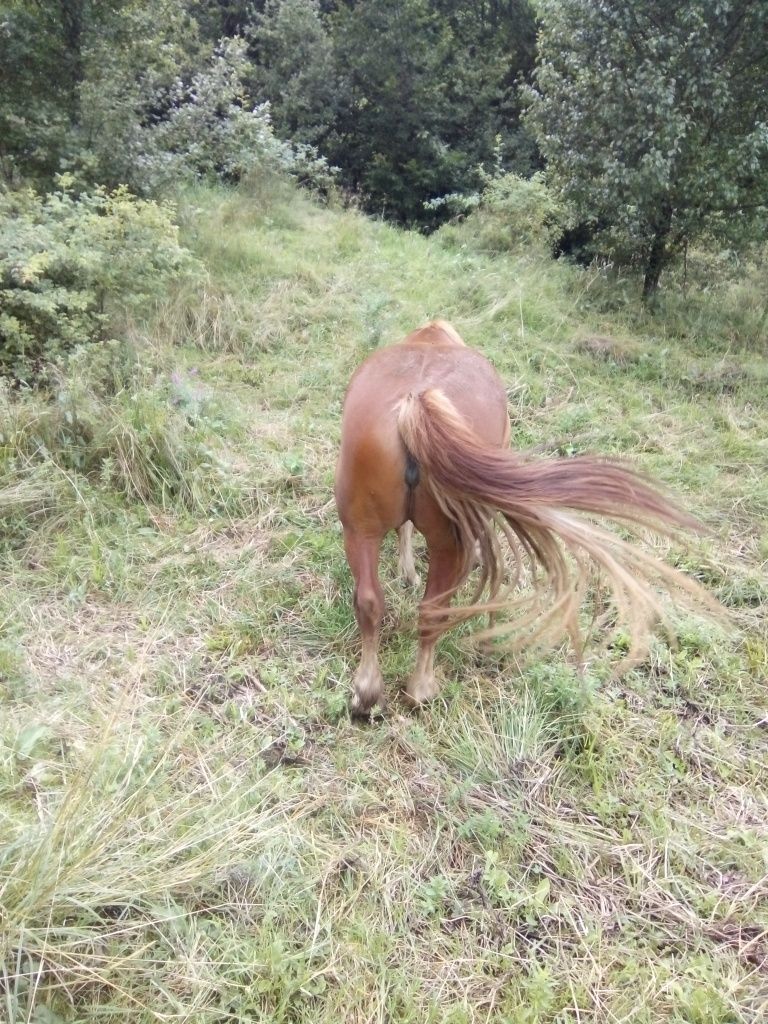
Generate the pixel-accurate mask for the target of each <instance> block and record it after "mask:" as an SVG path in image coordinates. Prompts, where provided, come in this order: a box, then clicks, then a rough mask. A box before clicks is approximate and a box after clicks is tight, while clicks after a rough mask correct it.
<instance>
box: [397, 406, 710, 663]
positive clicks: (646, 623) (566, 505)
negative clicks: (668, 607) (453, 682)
mask: <svg viewBox="0 0 768 1024" xmlns="http://www.w3.org/2000/svg"><path fill="white" fill-rule="evenodd" d="M398 425H399V430H400V434H401V437H402V439H403V442H404V444H405V445H406V447H407V448H408V450H409V451H410V452H411V454H412V455H413V457H414V458H415V459H416V460H417V462H418V463H419V464H420V467H421V472H422V480H423V481H424V484H425V486H427V487H428V488H429V490H430V492H431V494H432V496H433V497H434V499H435V501H436V502H437V503H438V505H439V506H440V508H441V509H442V511H443V512H444V513H445V514H446V515H447V516H448V518H449V519H450V520H451V522H452V523H453V524H454V527H455V529H456V530H457V533H458V536H459V539H460V542H461V547H462V550H463V552H464V566H463V572H462V576H461V579H460V580H459V582H458V584H457V586H456V587H455V588H454V590H453V591H451V593H452V594H453V593H455V591H456V590H458V589H459V587H460V586H461V584H462V583H464V582H465V581H466V579H467V577H468V576H469V574H470V572H471V571H472V568H473V566H474V561H475V555H476V550H477V547H478V546H479V549H480V576H479V580H478V584H477V588H476V590H475V593H474V595H473V596H472V598H471V600H470V603H469V604H466V605H463V606H460V607H449V608H446V607H445V602H444V601H438V602H435V603H433V604H431V605H425V606H424V607H423V609H422V615H423V621H424V622H425V623H426V624H427V626H428V628H431V629H432V630H433V631H434V633H435V634H439V633H442V632H444V631H445V630H447V629H449V628H451V627H452V626H454V625H456V624H458V623H459V622H462V621H465V620H466V619H468V618H470V617H472V616H475V615H477V614H479V613H481V612H492V613H495V612H498V611H508V612H512V613H514V614H513V616H512V618H511V620H510V621H508V622H505V623H504V624H503V625H500V626H495V627H494V628H493V629H489V630H486V631H484V633H483V634H482V635H484V636H488V635H496V634H506V636H507V640H508V643H509V645H510V646H512V647H514V648H516V649H518V650H519V649H525V648H531V647H543V646H552V645H553V644H555V643H557V642H559V641H560V640H562V639H563V638H564V637H566V636H567V637H569V638H570V640H571V641H572V643H573V645H574V647H575V649H576V652H577V654H578V656H579V657H580V658H581V656H582V654H583V638H582V631H581V629H580V626H579V611H580V609H581V607H582V605H583V604H584V600H585V598H586V595H587V591H588V589H589V587H590V584H593V585H594V587H595V590H596V597H598V600H596V602H595V604H596V607H599V606H600V603H601V602H600V600H599V598H600V597H601V596H602V597H604V596H605V594H606V590H607V591H608V592H610V594H611V596H612V605H613V607H611V606H610V605H608V607H607V608H605V603H604V602H603V606H604V610H603V612H602V614H601V615H599V616H596V617H597V619H598V621H597V623H596V625H598V626H603V627H604V626H610V627H612V628H609V629H608V630H607V636H608V637H609V638H610V637H611V636H615V635H616V634H618V633H620V632H626V633H627V634H628V637H629V640H630V643H629V650H628V654H627V656H626V658H625V659H624V661H623V662H622V665H621V667H622V668H624V667H627V666H628V665H629V664H632V663H636V662H637V661H638V660H639V659H640V658H641V657H642V656H643V655H644V654H645V652H646V651H647V647H648V641H649V638H650V635H651V633H652V630H653V627H654V625H655V624H656V622H657V621H661V622H662V623H663V624H664V625H665V626H666V628H667V632H668V633H669V634H670V636H671V635H672V631H671V629H670V627H669V623H668V622H667V619H666V616H665V613H664V607H663V604H662V602H661V600H660V597H659V594H658V593H657V590H656V588H657V587H659V586H660V587H662V588H663V589H664V590H666V591H668V592H670V593H671V594H672V595H673V596H674V597H675V598H676V599H677V600H678V602H679V601H682V602H683V603H684V604H687V605H688V606H693V607H695V608H696V609H697V610H703V611H706V612H708V613H709V614H712V615H715V616H718V615H722V614H723V612H724V609H722V607H721V606H720V605H719V604H718V602H717V601H716V600H715V599H714V598H713V597H712V596H711V595H710V594H708V593H707V591H705V590H704V589H703V588H702V587H701V586H700V585H699V584H698V583H696V582H695V581H694V580H692V579H690V578H689V577H688V576H685V575H683V574H682V573H681V572H679V571H678V570H676V569H674V568H672V567H671V566H669V565H666V564H665V563H664V562H662V561H661V560H660V559H658V558H657V557H656V556H655V555H653V554H651V553H650V552H648V551H646V550H643V548H642V547H640V546H639V545H638V543H637V542H636V541H635V540H633V539H626V538H624V537H620V536H618V535H617V534H616V533H614V532H612V531H610V530H608V529H606V528H605V527H604V526H603V525H600V523H599V522H596V521H594V518H593V517H599V518H600V519H603V520H608V521H609V522H611V523H612V524H614V525H619V526H623V527H624V528H625V529H626V530H628V531H629V532H630V535H631V534H632V533H637V532H638V531H639V530H642V529H650V530H652V531H653V532H655V533H656V534H662V535H665V536H676V535H677V534H678V532H679V531H680V530H697V529H698V530H700V529H701V526H700V524H699V523H698V522H697V520H696V519H694V518H693V517H692V516H691V515H689V514H688V513H687V512H685V511H683V510H682V509H681V508H679V507H678V506H677V505H676V504H674V502H672V501H671V500H670V499H668V498H667V497H665V496H664V495H663V494H662V493H660V491H659V490H657V489H656V488H655V487H654V486H653V485H651V484H650V483H649V482H648V480H646V479H645V478H644V477H643V476H642V475H641V474H640V473H638V472H636V471H635V470H633V469H631V468H629V467H628V466H626V465H624V464H622V463H621V462H619V461H616V460H609V459H602V458H597V457H592V456H578V457H575V458H557V459H546V460H541V461H536V462H530V461H526V459H524V458H523V457H522V456H520V455H518V454H515V453H514V452H512V451H510V450H507V449H502V448H495V447H493V446H491V445H488V444H486V443H485V442H483V441H482V440H481V439H480V438H479V437H478V436H477V434H476V433H475V432H474V431H473V430H472V429H471V427H470V426H469V424H468V423H467V422H466V421H465V420H464V418H463V417H462V416H461V415H460V413H459V412H458V410H457V409H456V408H455V406H454V405H453V404H452V403H451V401H450V400H449V399H448V398H447V397H446V395H445V394H443V392H441V391H440V390H438V389H430V390H426V391H423V392H421V393H419V394H410V395H408V396H407V397H406V398H404V399H403V401H402V402H401V405H400V410H399V416H398ZM505 548H506V550H505ZM510 555H511V558H510V557H509V556H510ZM595 570H598V571H597V572H595ZM525 583H531V584H532V586H530V587H527V588H526V592H523V590H522V585H523V584H525ZM443 596H444V595H443Z"/></svg>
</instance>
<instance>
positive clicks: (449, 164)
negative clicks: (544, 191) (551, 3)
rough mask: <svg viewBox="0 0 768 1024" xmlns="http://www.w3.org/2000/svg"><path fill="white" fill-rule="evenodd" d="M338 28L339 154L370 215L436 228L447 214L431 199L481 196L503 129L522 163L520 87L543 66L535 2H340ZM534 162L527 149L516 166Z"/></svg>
mask: <svg viewBox="0 0 768 1024" xmlns="http://www.w3.org/2000/svg"><path fill="white" fill-rule="evenodd" d="M331 30H332V32H331V34H332V38H333V45H334V54H335V62H336V68H337V74H338V76H339V96H338V113H337V116H336V121H335V125H334V130H333V133H332V134H331V136H330V137H329V140H328V142H327V147H328V156H329V158H330V159H331V160H332V161H333V163H334V164H338V165H339V166H340V167H341V168H342V177H343V180H344V181H345V183H346V184H347V185H349V186H350V187H351V188H353V189H354V190H355V191H357V192H359V193H361V194H362V198H363V201H364V203H365V205H366V206H367V208H368V209H369V210H371V211H373V212H376V213H381V214H384V215H385V216H387V217H389V218H391V219H393V220H397V221H400V222H403V223H409V224H425V223H426V224H433V225H434V224H435V223H439V222H440V220H441V219H444V218H443V217H442V216H441V211H440V210H439V209H438V210H437V211H436V210H435V208H434V207H426V208H425V206H424V204H425V202H427V201H429V200H430V199H433V198H434V197H436V196H443V195H446V194H448V193H451V192H457V191H461V192H465V191H471V190H476V189H477V187H478V186H479V185H480V184H481V172H480V165H481V164H483V163H484V162H489V161H491V160H492V159H493V154H494V149H495V147H496V138H497V136H498V135H499V133H501V134H502V136H503V141H504V157H505V163H507V164H510V163H513V162H515V156H516V151H517V149H518V143H520V142H521V140H520V139H519V138H518V136H519V122H518V118H517V114H516V111H515V104H514V101H513V99H512V97H513V95H514V93H513V90H512V88H511V86H512V82H513V79H514V77H515V75H516V74H518V73H522V74H525V73H526V71H527V70H528V69H529V68H530V62H531V61H532V40H533V31H532V30H533V18H532V14H531V11H530V8H529V6H528V4H527V3H523V4H502V5H490V6H489V7H487V6H486V5H482V7H480V5H477V8H476V9H475V8H472V10H468V9H467V5H465V4H456V3H448V2H436V0H397V2H396V3H391V4H382V3H377V2H375V0H362V2H360V3H356V4H350V5H346V4H344V5H339V7H338V9H337V10H336V11H335V13H334V14H333V16H332V19H331ZM519 40H523V42H522V43H520V42H519ZM480 55H481V56H480ZM529 155H530V153H529V152H528V153H526V147H525V145H524V144H521V145H520V149H519V152H518V153H517V156H518V157H519V158H520V165H521V166H518V168H517V169H520V170H522V169H523V167H525V169H529V162H528V156H529ZM436 212H437V216H436Z"/></svg>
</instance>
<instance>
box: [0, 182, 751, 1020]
mask: <svg viewBox="0 0 768 1024" xmlns="http://www.w3.org/2000/svg"><path fill="white" fill-rule="evenodd" d="M182 222H183V230H184V234H185V241H186V244H188V245H191V246H192V247H193V248H194V249H195V251H196V253H197V254H198V255H199V256H200V257H201V258H202V259H203V260H204V261H205V262H206V265H207V275H208V276H207V280H206V281H205V282H204V283H203V284H202V285H200V286H199V287H198V288H196V289H193V288H191V287H190V286H188V285H184V284H183V283H182V284H180V286H179V288H178V290H177V291H176V292H175V293H174V294H172V295H168V296H167V298H166V299H165V300H164V301H163V302H162V303H161V304H160V305H159V307H158V309H157V310H156V312H155V314H154V319H153V320H152V323H151V325H150V326H149V327H141V326H134V328H133V329H132V333H131V338H132V343H131V345H130V346H128V347H122V346H118V347H117V348H116V349H114V350H113V349H105V350H104V351H103V352H93V351H91V352H90V353H86V354H84V355H81V356H78V357H76V358H75V359H74V360H73V361H72V362H71V363H70V364H69V366H68V367H65V368H64V369H63V370H62V371H61V375H60V379H59V381H58V383H57V384H56V386H55V389H54V391H53V393H52V394H51V395H48V396H42V395H40V394H31V393H27V394H20V393H8V392H4V393H3V395H2V403H3V404H2V422H1V423H0V434H2V438H1V439H0V515H2V516H3V522H4V532H3V538H2V543H1V544H0V557H2V572H3V580H4V587H3V589H2V591H0V623H2V630H3V632H2V637H1V638H0V701H2V711H3V714H2V716H0V965H1V966H0V1007H2V1012H0V1017H2V1019H7V1020H8V1021H9V1024H20V1022H22V1021H23V1022H25V1024H31V1022H35V1024H46V1022H47V1024H58V1022H65V1024H75V1022H77V1024H81V1022H91V1021H93V1022H95V1021H99V1022H104V1021H106V1022H110V1024H111V1022H115V1024H116V1022H117V1021H125V1020H126V1019H130V1020H131V1021H138V1022H142V1024H143V1022H146V1024H149V1022H156V1021H185V1022H186V1021H189V1022H195V1024H198V1022H199V1024H208V1022H210V1024H220V1022H222V1021H241V1022H246V1021H248V1022H252V1021H270V1022H282V1024H310V1022H311V1024H322V1022H328V1024H330V1022H336V1021H339V1020H344V1021H359V1022H368V1021H371V1022H379V1021H385V1020H386V1021H390V1022H392V1024H406V1022H410V1021H416V1020H418V1021H420V1022H423V1021H433V1022H435V1024H436V1022H441V1024H442V1022H448V1021H450V1022H453V1024H459V1022H463V1024H469V1022H472V1024H475V1022H477V1024H480V1022H483V1024H486V1022H499V1024H501V1022H506V1021H515V1022H518V1021H520V1022H526V1021H530V1022H537V1024H538V1022H551V1024H565V1022H566V1021H574V1022H577V1021H587V1020H589V1021H596V1022H606V1024H608V1022H610V1024H616V1022H619V1021H621V1022H625V1021H632V1022H647V1024H661V1022H662V1021H663V1022H670V1021H671V1022H677V1024H684V1022H685V1024H693V1022H696V1024H733V1022H739V1024H756V1022H757V1021H759V1020H761V1019H762V1018H763V1017H764V1015H765V1012H766V1009H767V1008H768V990H766V987H765V983H764V980H763V979H764V974H765V965H766V957H768V942H767V936H768V916H767V915H766V906H768V880H767V879H766V871H767V869H768V865H767V864H766V860H765V850H766V848H768V835H767V834H766V821H767V820H768V814H767V813H766V812H768V807H767V806H766V792H768V785H767V783H768V779H766V765H768V758H767V757H766V753H767V750H766V732H765V678H766V675H767V674H768V633H767V632H766V627H765V622H764V616H763V615H762V606H763V604H764V601H765V596H766V593H768V574H767V572H766V563H767V562H768V533H766V526H765V523H766V521H767V519H766V514H767V513H768V490H767V487H766V475H765V473H764V472H762V467H763V465H764V460H765V447H764V446H765V430H764V424H765V415H766V409H765V395H766V391H765V386H764V385H765V379H766V362H765V354H764V352H763V351H762V350H761V349H760V346H759V344H757V341H758V336H757V332H758V330H759V317H760V315H761V314H760V309H761V303H762V301H763V296H762V295H757V294H755V293H754V292H753V290H752V287H753V286H752V285H751V284H749V283H748V281H751V280H753V278H752V277H747V276H745V278H744V280H743V282H742V283H741V284H738V283H735V282H734V283H733V284H731V285H727V286H726V288H725V291H724V292H721V293H719V295H718V296H715V295H712V296H709V295H703V296H698V297H696V296H694V293H693V290H692V289H691V288H690V282H689V297H688V298H687V299H682V298H681V299H678V298H676V297H675V294H674V293H672V292H670V293H669V295H668V296H667V298H666V299H665V302H666V306H665V307H664V308H662V309H661V310H659V311H658V312H657V313H656V314H654V315H653V316H651V315H649V314H647V313H642V312H635V310H634V308H633V307H632V306H631V305H629V304H627V303H626V302H625V301H624V300H623V299H622V296H621V294H620V291H621V284H620V282H618V283H617V282H616V281H613V282H611V281H609V279H608V278H607V277H605V276H604V274H603V273H602V272H601V271H597V270H588V271H580V270H578V269H576V268H573V267H569V266H567V265H564V264H552V263H550V262H548V261H547V260H546V259H544V257H542V256H536V255H535V254H532V253H531V252H527V253H515V252H507V253H499V254H497V255H492V254H489V253H487V252H483V251H480V250H479V249H478V248H477V247H474V246H473V244H472V240H471V237H470V235H471V233H470V235H468V236H467V237H464V238H462V237H461V234H460V231H459V230H458V229H457V230H454V231H453V233H452V236H451V237H450V238H448V237H441V235H440V234H438V235H437V236H432V237H431V238H423V237H420V236H416V235H411V234H408V233H404V232H401V231H397V230H395V229H393V228H391V227H388V226H386V225H384V224H381V223H377V222H373V221H369V220H366V219H365V218H363V217H361V216H359V215H358V214H356V213H354V212H342V211H338V210H333V209H327V208H325V209H324V208H321V207H318V206H315V205H313V204H312V203H311V202H310V201H308V200H307V199H306V198H302V197H300V196H298V195H295V194H294V193H289V192H286V191H285V190H284V188H283V186H281V185H279V184H276V183H262V184H261V185H260V186H259V187H258V189H256V187H255V186H254V188H253V190H252V191H251V192H250V193H249V192H248V191H243V192H231V191H227V190H224V189H221V190H208V189H198V190H195V191H192V192H189V193H187V194H186V195H185V197H183V206H182ZM755 266H756V269H755V271H754V272H755V273H756V274H759V273H761V272H762V271H760V270H759V267H758V265H757V264H756V265H755ZM749 274H752V271H749ZM758 279H759V278H754V280H758ZM739 289H746V290H747V292H748V296H746V298H745V301H746V307H747V312H745V313H744V319H743V320H739V319H738V318H735V317H732V316H731V314H732V312H733V310H734V309H735V306H736V304H738V301H739V299H738V296H737V292H738V291H739ZM731 290H732V295H731ZM723 296H726V297H725V298H723ZM728 296H730V297H728ZM686 303H687V305H686ZM718 303H720V305H719V306H718ZM731 303H733V304H734V305H733V306H732V305H731ZM749 310H752V312H749ZM435 315H441V316H445V317H448V318H449V319H452V320H453V321H454V322H455V323H456V325H457V327H458V328H459V330H460V331H461V332H462V333H463V334H464V336H465V337H466V339H467V341H468V342H469V343H471V344H473V345H476V346H477V347H479V348H480V349H481V350H483V351H484V352H485V353H486V354H487V355H488V356H489V357H490V358H491V359H492V360H493V362H494V363H495V364H496V365H497V366H498V368H499V370H500V372H501V373H502V375H503V377H504V379H505V380H506V382H507V385H508V391H509V398H510V411H511V414H512V421H513V443H514V444H516V445H517V446H519V447H523V448H532V449H534V450H535V451H537V452H538V454H539V457H542V458H543V457H547V456H548V455H549V454H550V453H553V452H558V453H560V454H565V455H568V454H570V453H576V452H581V451H597V452H604V453H612V454H621V455H622V456H624V457H626V458H628V459H630V460H631V461H633V462H634V463H635V464H636V465H638V466H639V467H641V468H643V469H646V470H648V471H650V472H652V473H653V474H654V475H656V476H657V477H660V478H662V479H663V480H664V481H665V482H666V483H667V484H669V485H671V486H673V487H674V489H675V490H676V491H677V492H678V494H679V495H680V496H681V500H682V501H683V502H684V503H685V504H686V505H688V506H689V507H690V508H691V509H692V510H693V511H694V512H696V513H697V514H698V515H700V516H701V518H703V519H704V520H705V522H707V524H708V525H709V526H710V528H711V531H712V532H711V535H710V536H709V537H706V538H703V539H701V540H699V541H696V542H694V543H692V545H691V547H690V548H689V549H687V550H682V549H680V550H675V551H673V552H667V556H668V557H670V558H673V559H674V560H675V561H676V562H677V563H678V564H679V565H680V566H681V567H682V568H684V569H685V570H686V571H689V572H692V573H693V574H695V575H696V576H697V577H698V578H700V579H701V580H702V581H703V582H705V583H706V585H707V586H709V587H711V588H712V589H713V590H714V591H715V592H716V593H717V594H718V595H719V596H720V598H721V599H722V600H724V601H725V602H726V603H727V604H729V606H730V607H731V608H732V609H733V611H734V614H735V620H734V626H733V628H732V629H731V630H730V631H729V632H720V631H717V630H715V629H714V628H713V627H711V626H708V625H705V624H703V623H701V622H699V621H697V620H694V619H686V620H682V621H681V620H679V619H678V620H676V631H677V634H678V639H677V645H676V646H669V645H668V644H667V643H666V642H664V641H663V640H662V639H659V640H658V641H657V642H656V643H655V644H654V646H653V648H652V650H651V652H650V654H649V655H648V658H647V660H646V662H645V663H644V664H643V665H642V666H640V667H639V668H637V669H636V670H634V671H633V672H631V673H630V674H629V675H627V676H626V677H625V678H624V679H622V680H621V681H616V680H614V679H613V677H612V674H611V669H612V667H613V665H614V664H615V663H616V662H618V661H619V660H620V659H621V656H622V651H621V650H620V649H619V648H620V647H621V642H620V641H619V642H618V643H617V645H616V649H611V650H608V651H605V652H603V653H602V654H601V655H600V656H599V657H598V656H595V657H593V659H592V660H591V661H589V662H588V664H587V666H586V668H585V670H584V672H583V673H581V674H579V673H577V672H576V670H575V669H574V668H572V667H571V666H570V665H569V663H568V660H567V657H566V654H565V652H555V653H553V654H552V655H551V656H550V657H549V658H548V659H547V660H546V661H542V662H538V663H534V664H530V665H528V666H527V667H522V666H520V665H518V664H517V663H516V662H514V660H511V659H510V658H508V657H507V656H505V655H504V654H503V652H491V653H481V652H479V651H478V650H477V649H476V648H475V647H474V646H473V645H472V643H471V641H470V638H469V634H468V631H467V630H466V629H462V630H459V631H457V633H456V634H452V635H449V636H448V637H446V638H445V640H444V641H443V643H442V645H441V647H440V651H439V665H440V671H441V673H442V675H443V678H444V686H443V692H442V696H441V698H440V699H439V700H438V701H437V702H436V704H435V705H434V707H432V708H430V709H428V710H426V711H424V712H423V713H422V714H420V715H412V714H410V713H407V712H406V711H405V710H404V709H403V708H401V707H400V705H399V704H398V699H397V691H398V689H399V687H400V686H401V684H402V681H403V679H404V678H405V677H406V675H407V673H408V672H409V671H410V669H411V666H412V662H413V647H414V643H415V611H416V609H415V600H414V598H413V596H412V595H410V594H408V593H405V592H404V591H403V590H402V588H401V586H400V584H399V581H398V580H397V578H396V573H395V561H396V559H395V552H394V545H393V544H392V543H389V542H388V543H387V544H386V545H385V553H384V558H383V562H382V577H383V583H384V588H385V593H386V598H387V606H388V613H387V618H386V620H385V626H384V636H383V643H382V662H383V668H384V672H385V676H386V678H387V681H388V693H389V697H390V711H389V712H388V714H387V715H386V717H384V718H382V719H379V720H378V721H376V722H373V723H371V724H369V725H357V724H354V723H352V722H351V721H350V720H349V718H348V716H347V712H346V697H347V693H348V690H349V686H350V680H351V674H352V671H353V668H354V664H355V659H356V657H357V656H358V641H357V633H356V628H355V625H354V618H353V614H352V610H351V601H350V598H351V585H350V580H349V575H348V570H347V568H346V563H345V561H344V556H343V547H342V543H341V535H340V531H339V527H338V523H337V522H336V517H335V513H334V509H333V505H332V501H331V484H332V475H333V464H334V458H335V451H336V445H337V439H338V420H339V413H340V408H341V401H342V397H343V391H344V388H345V386H346V382H347V380H348V377H349V374H350V373H351V371H352V369H353V368H354V366H355V365H356V364H357V363H358V362H359V361H360V360H361V359H362V358H363V357H364V356H365V355H366V354H367V353H368V352H370V351H371V350H372V349H373V348H375V347H376V346H378V345H380V344H383V343H386V342H388V341H389V340H393V339H395V338H397V337H398V336H400V335H401V334H403V333H404V332H405V331H407V330H409V329H411V328H412V327H413V326H414V325H416V324H418V323H421V322H423V321H424V320H426V319H427V318H428V317H431V316H435ZM727 324H730V327H728V330H732V331H733V337H732V338H730V339H729V337H728V335H727V330H726V325H727ZM420 550H421V549H420Z"/></svg>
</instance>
